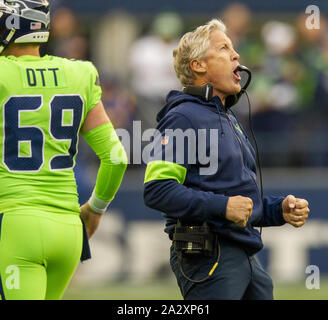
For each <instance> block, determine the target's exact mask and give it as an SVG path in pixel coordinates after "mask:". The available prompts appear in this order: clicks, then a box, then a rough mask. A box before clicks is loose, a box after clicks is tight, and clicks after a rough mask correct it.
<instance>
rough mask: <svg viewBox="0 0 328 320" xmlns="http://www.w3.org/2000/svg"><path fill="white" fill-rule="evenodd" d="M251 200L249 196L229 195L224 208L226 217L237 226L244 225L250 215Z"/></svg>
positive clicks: (251, 208)
mask: <svg viewBox="0 0 328 320" xmlns="http://www.w3.org/2000/svg"><path fill="white" fill-rule="evenodd" d="M252 210H253V200H252V199H251V198H247V197H242V196H234V197H230V198H229V200H228V203H227V208H226V218H227V219H228V220H230V221H232V222H234V223H235V224H236V225H237V226H239V227H243V228H244V227H246V224H247V221H248V219H249V217H250V216H251V215H252Z"/></svg>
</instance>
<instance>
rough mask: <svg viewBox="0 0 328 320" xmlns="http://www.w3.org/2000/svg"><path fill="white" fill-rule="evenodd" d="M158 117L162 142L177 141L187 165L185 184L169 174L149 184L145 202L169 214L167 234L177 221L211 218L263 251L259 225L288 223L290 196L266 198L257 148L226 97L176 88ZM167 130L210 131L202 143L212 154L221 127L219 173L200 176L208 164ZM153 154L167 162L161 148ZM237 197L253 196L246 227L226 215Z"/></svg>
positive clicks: (222, 231) (216, 226)
mask: <svg viewBox="0 0 328 320" xmlns="http://www.w3.org/2000/svg"><path fill="white" fill-rule="evenodd" d="M157 120H158V121H159V122H158V126H157V129H158V130H159V131H160V133H161V135H162V145H163V146H165V145H171V148H173V150H174V151H173V154H174V156H173V162H175V161H176V159H177V158H178V154H179V152H180V150H181V149H183V152H184V155H182V157H183V161H182V163H180V165H181V166H183V167H184V168H186V176H185V179H184V181H183V183H181V182H179V181H177V180H175V179H169V178H168V179H165V177H164V178H163V177H162V178H160V179H152V180H150V181H147V182H146V183H145V188H144V201H145V204H146V205H147V206H149V207H151V208H153V209H156V210H159V211H161V212H163V215H164V217H165V218H166V228H165V232H167V233H168V234H169V235H172V233H173V231H174V227H175V225H176V223H177V219H181V221H182V222H183V223H189V224H191V225H192V224H195V223H202V222H204V221H207V223H208V225H209V226H210V228H211V230H212V231H213V232H216V233H217V234H218V235H219V236H220V237H222V238H226V239H229V240H232V241H235V242H238V243H239V244H240V245H241V246H243V247H244V248H245V250H246V251H247V252H249V254H254V253H256V252H257V251H259V250H260V249H262V247H263V244H262V240H261V235H260V232H259V231H258V230H257V229H255V228H254V227H267V226H280V225H283V224H284V223H285V221H284V219H283V215H282V207H281V205H282V201H283V199H284V197H264V198H263V201H262V199H261V194H260V191H259V188H258V186H257V183H256V158H255V152H254V149H253V147H252V145H251V143H250V141H249V139H248V138H247V136H246V135H245V133H244V131H243V130H242V128H241V127H240V125H239V124H238V121H237V120H236V118H235V117H234V116H233V114H232V113H231V112H230V111H226V110H225V108H224V106H223V105H222V103H221V100H220V98H219V97H217V96H216V97H213V98H212V100H211V101H209V102H205V101H204V100H202V99H201V98H198V97H195V96H191V95H188V94H184V93H182V92H180V91H171V92H170V93H169V95H168V97H167V104H166V106H165V107H164V108H163V109H162V110H161V112H160V113H159V115H158V119H157ZM167 129H173V130H174V129H182V130H184V131H185V130H187V129H194V130H196V131H197V130H199V129H206V136H207V139H206V145H205V146H202V147H205V148H206V151H207V155H209V154H210V152H211V149H210V142H211V140H210V129H216V130H215V132H216V136H215V140H214V143H215V144H217V147H218V155H217V159H216V161H217V163H218V165H217V167H218V168H217V170H216V172H213V173H211V174H206V175H204V174H200V169H201V168H206V165H204V161H201V159H200V158H199V157H197V159H196V162H194V163H191V164H190V163H188V155H189V154H190V148H191V145H188V144H186V143H185V144H184V148H181V147H179V146H177V145H175V141H170V140H169V139H168V138H169V136H167V134H166V132H167ZM197 137H198V136H197ZM163 139H164V140H163ZM155 140H156V139H155ZM171 140H174V139H171ZM200 143H203V140H202V141H200V140H199V139H198V138H197V140H196V147H197V148H199V144H200ZM212 144H213V139H212ZM163 146H162V147H163ZM212 147H213V146H212ZM197 148H196V149H197ZM153 156H154V158H153V159H157V160H160V159H162V160H163V158H160V157H163V155H160V156H159V157H157V155H156V151H155V154H153ZM180 156H181V155H180ZM237 195H240V196H245V197H249V198H251V199H252V200H253V211H252V216H251V217H250V218H249V220H248V223H247V226H246V227H245V228H242V227H238V226H237V225H236V224H234V223H233V222H231V221H229V220H227V219H226V205H227V201H228V199H229V197H230V196H237Z"/></svg>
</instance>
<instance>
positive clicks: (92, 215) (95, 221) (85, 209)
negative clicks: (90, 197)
mask: <svg viewBox="0 0 328 320" xmlns="http://www.w3.org/2000/svg"><path fill="white" fill-rule="evenodd" d="M80 209H81V214H80V216H81V218H82V219H83V221H84V223H85V228H86V231H87V234H88V238H89V239H90V238H91V237H92V235H93V234H94V233H95V232H96V230H97V228H98V225H99V223H100V219H101V214H99V213H96V212H94V211H92V210H91V208H90V206H89V204H88V202H87V203H85V204H84V205H83V206H81V208H80Z"/></svg>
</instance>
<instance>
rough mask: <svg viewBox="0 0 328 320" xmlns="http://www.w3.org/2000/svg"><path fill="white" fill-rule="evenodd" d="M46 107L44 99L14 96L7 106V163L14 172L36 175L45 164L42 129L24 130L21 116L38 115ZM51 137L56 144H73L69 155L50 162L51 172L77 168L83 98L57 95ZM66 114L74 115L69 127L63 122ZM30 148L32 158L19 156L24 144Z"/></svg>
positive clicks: (5, 119)
mask: <svg viewBox="0 0 328 320" xmlns="http://www.w3.org/2000/svg"><path fill="white" fill-rule="evenodd" d="M42 105H43V97H42V96H12V97H10V98H9V99H8V100H7V102H6V103H5V104H4V105H3V122H4V143H3V162H4V164H5V166H6V167H7V169H8V170H9V171H11V172H36V171H39V170H40V169H41V167H42V165H43V162H44V146H45V136H44V132H43V130H42V129H41V128H40V127H38V126H21V125H20V113H21V112H35V111H37V110H39V109H40V108H41V107H42ZM49 108H50V120H49V133H50V135H51V137H52V138H53V139H54V140H58V141H63V140H65V141H70V146H69V148H68V153H67V154H59V155H55V156H53V157H52V158H51V159H50V163H49V167H50V170H65V169H70V168H73V166H74V156H75V155H76V152H77V143H78V134H79V129H80V125H81V120H82V114H83V100H82V98H81V96H79V95H55V96H54V97H53V98H52V99H51V101H50V104H49ZM65 110H69V111H70V112H72V121H71V123H70V124H69V125H67V124H64V122H63V113H64V111H65ZM23 142H28V143H29V144H30V154H29V155H28V156H21V155H20V154H19V150H20V143H23Z"/></svg>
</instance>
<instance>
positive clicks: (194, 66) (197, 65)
mask: <svg viewBox="0 0 328 320" xmlns="http://www.w3.org/2000/svg"><path fill="white" fill-rule="evenodd" d="M189 66H190V69H191V70H192V71H193V72H195V73H196V74H204V73H206V71H207V65H206V62H205V61H202V60H198V59H192V60H191V61H190V62H189Z"/></svg>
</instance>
